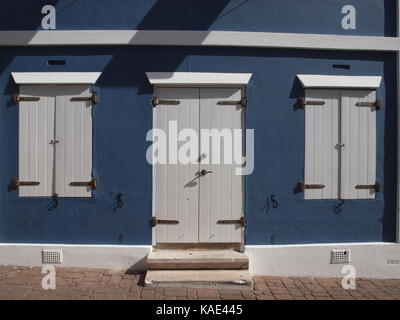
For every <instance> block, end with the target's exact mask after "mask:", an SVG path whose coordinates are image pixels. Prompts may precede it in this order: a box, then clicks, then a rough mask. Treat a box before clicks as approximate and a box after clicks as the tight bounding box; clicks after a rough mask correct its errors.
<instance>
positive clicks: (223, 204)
mask: <svg viewBox="0 0 400 320" xmlns="http://www.w3.org/2000/svg"><path fill="white" fill-rule="evenodd" d="M241 98H242V94H241V90H240V89H215V88H211V89H208V88H202V89H200V129H205V130H208V129H211V130H213V129H217V130H218V131H219V132H220V133H221V136H222V134H223V131H222V130H226V133H227V136H226V137H228V136H229V134H228V132H231V137H232V138H233V130H235V129H236V130H242V128H243V126H242V122H243V109H244V108H243V107H242V106H240V105H223V104H219V102H220V101H239V100H240V99H241ZM228 140H229V138H228ZM228 140H223V139H222V138H221V140H220V142H221V144H220V146H219V147H218V144H217V145H215V146H214V147H213V146H212V145H210V147H209V148H207V149H206V150H204V149H201V152H200V154H201V161H200V171H202V170H206V171H207V172H209V173H208V174H206V175H205V176H202V177H201V179H200V190H199V191H200V208H199V209H200V213H199V215H200V217H199V221H200V222H199V223H200V226H199V227H200V228H199V229H200V231H199V236H200V238H199V242H202V243H207V242H212V243H226V242H228V243H240V242H241V241H242V232H243V227H241V225H240V224H238V223H230V224H221V223H219V222H221V221H229V220H230V221H237V220H239V219H240V218H241V217H242V216H243V210H244V209H243V203H244V201H243V176H240V175H236V174H235V169H236V168H237V166H236V165H234V161H233V160H234V159H233V150H232V153H231V157H232V161H231V163H229V162H230V161H229V160H228V159H225V158H224V157H225V149H224V148H225V147H226V144H230V143H233V141H228ZM232 140H233V139H232ZM213 143H217V140H214V141H213ZM215 147H216V148H215ZM236 147H238V146H236ZM215 153H219V156H220V157H219V158H220V159H219V160H220V161H219V163H218V159H216V160H217V161H214V157H215Z"/></svg>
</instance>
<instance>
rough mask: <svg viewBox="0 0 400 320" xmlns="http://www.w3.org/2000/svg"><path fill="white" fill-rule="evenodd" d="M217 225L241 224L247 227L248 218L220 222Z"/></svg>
mask: <svg viewBox="0 0 400 320" xmlns="http://www.w3.org/2000/svg"><path fill="white" fill-rule="evenodd" d="M217 224H240V226H241V227H245V226H246V218H245V217H241V218H240V219H239V220H218V221H217Z"/></svg>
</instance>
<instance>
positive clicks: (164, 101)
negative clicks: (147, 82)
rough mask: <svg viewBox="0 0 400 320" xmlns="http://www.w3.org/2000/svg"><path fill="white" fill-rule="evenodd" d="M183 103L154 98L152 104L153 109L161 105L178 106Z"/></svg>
mask: <svg viewBox="0 0 400 320" xmlns="http://www.w3.org/2000/svg"><path fill="white" fill-rule="evenodd" d="M180 103H181V102H180V101H179V100H165V99H159V98H157V97H153V99H152V100H151V104H152V105H153V107H156V106H158V105H160V104H164V105H178V104H180Z"/></svg>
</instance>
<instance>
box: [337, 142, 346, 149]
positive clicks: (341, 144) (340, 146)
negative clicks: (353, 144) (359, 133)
mask: <svg viewBox="0 0 400 320" xmlns="http://www.w3.org/2000/svg"><path fill="white" fill-rule="evenodd" d="M344 146H345V145H344V143H337V144H336V146H335V148H344Z"/></svg>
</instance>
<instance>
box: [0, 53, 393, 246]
mask: <svg viewBox="0 0 400 320" xmlns="http://www.w3.org/2000/svg"><path fill="white" fill-rule="evenodd" d="M48 59H65V60H66V65H65V66H51V67H49V66H47V60H48ZM333 64H349V65H350V66H351V68H350V70H342V69H334V68H332V65H333ZM395 70H396V68H395V55H394V54H392V53H378V52H376V53H361V52H327V51H319V52H318V51H299V50H278V49H276V50H270V49H245V48H167V47H112V48H109V47H91V48H88V47H76V48H63V47H59V48H32V47H31V48H3V49H2V50H1V52H0V92H1V93H2V95H1V96H0V155H1V156H0V185H1V188H0V242H17V243H22V242H24V243H80V244H88V243H90V244H150V243H151V228H150V226H149V221H150V218H151V203H152V199H151V197H152V169H151V166H150V165H149V164H148V163H147V162H146V158H145V152H146V149H147V147H148V146H149V142H146V141H145V137H146V133H147V131H148V130H149V129H151V128H152V110H153V108H152V107H151V106H150V99H151V97H152V90H153V89H152V86H151V85H150V84H149V83H148V81H147V78H146V76H145V72H146V71H193V72H196V71H197V72H251V73H253V77H252V79H251V81H250V83H249V86H248V88H247V96H248V100H249V105H248V108H247V109H246V126H247V128H253V129H255V171H254V173H253V174H252V175H250V176H248V177H247V178H246V214H247V217H248V226H247V229H246V243H247V244H293V243H326V242H367V241H393V240H394V239H395V212H396V210H395V201H396V196H395V190H396V125H397V123H396V76H395ZM14 71H15V72H17V71H19V72H29V71H31V72H42V71H102V72H103V74H102V76H101V78H100V79H99V81H98V83H97V85H96V86H97V88H98V90H99V93H100V97H101V102H100V104H98V105H96V106H94V114H93V119H94V120H93V130H94V133H93V134H94V140H93V143H94V156H93V167H94V175H95V176H96V177H98V178H99V181H100V188H99V190H97V191H94V197H93V199H60V200H59V205H58V207H57V208H56V209H55V210H52V211H49V210H48V206H49V205H51V202H52V201H51V199H23V198H18V193H17V192H16V191H10V190H8V184H9V181H10V179H11V178H14V177H17V176H18V107H17V106H15V105H14V106H13V105H11V104H10V102H9V101H10V95H11V94H12V93H14V92H16V91H17V90H18V88H17V86H16V85H15V84H14V83H13V80H12V79H11V77H10V72H14ZM298 73H317V74H341V75H381V76H384V81H383V82H382V85H381V87H380V88H379V89H378V92H377V95H378V97H379V98H381V99H382V100H383V101H384V109H383V110H381V111H379V112H378V113H377V180H378V181H381V182H382V183H383V192H381V193H378V194H377V199H376V200H354V201H346V202H345V203H344V205H343V207H342V209H343V211H341V212H340V213H338V214H335V212H334V208H333V206H335V205H337V204H339V203H340V201H327V200H324V201H305V200H303V194H296V193H294V188H295V186H296V183H297V181H299V180H303V179H304V111H303V110H299V109H297V108H296V99H297V97H298V96H300V95H304V91H303V89H302V88H301V86H300V84H299V83H298V81H297V80H296V74H298ZM118 193H121V194H122V195H123V196H122V198H123V207H122V208H117V209H115V206H116V203H115V196H116V195H117V194H118ZM271 195H274V196H275V199H276V200H277V201H278V208H276V209H270V210H269V211H268V212H267V210H266V208H265V206H266V202H267V198H270V197H271Z"/></svg>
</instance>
